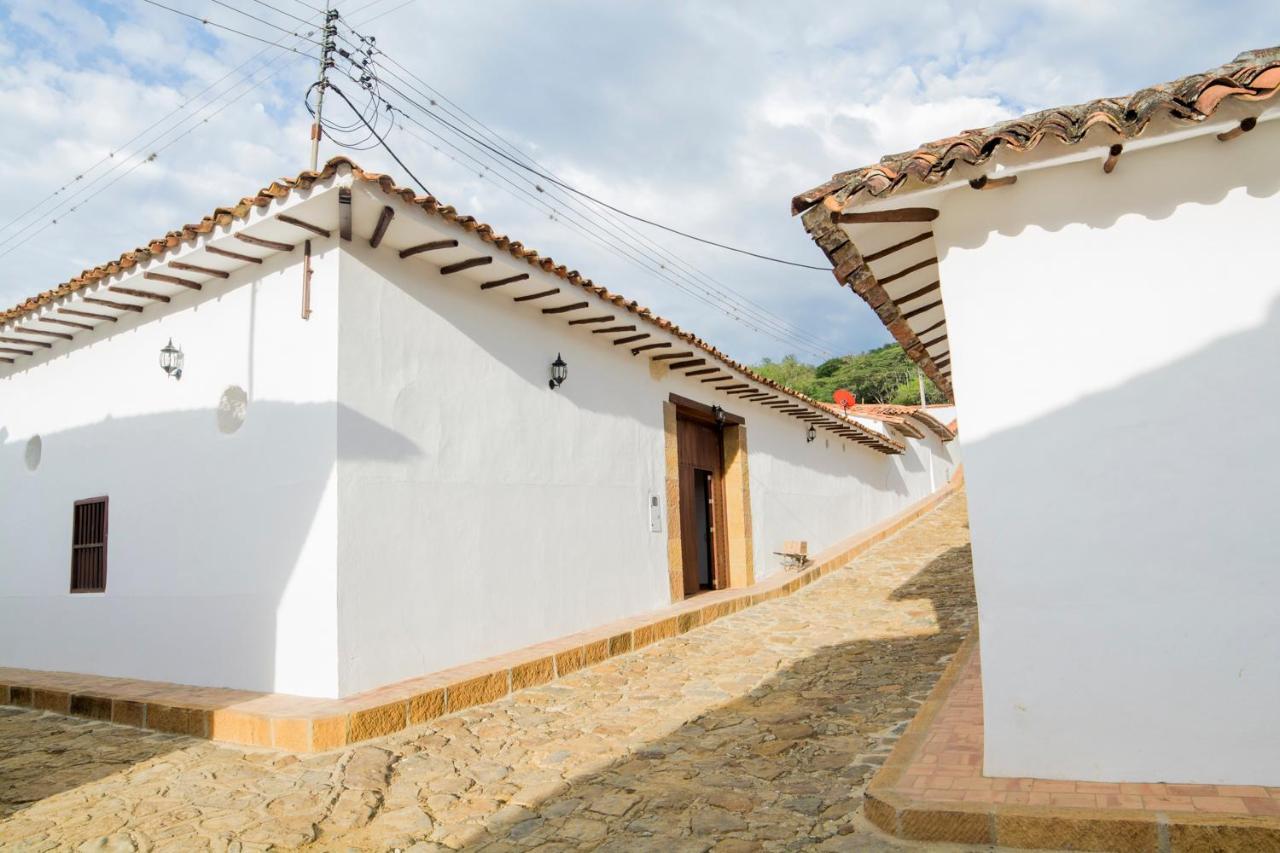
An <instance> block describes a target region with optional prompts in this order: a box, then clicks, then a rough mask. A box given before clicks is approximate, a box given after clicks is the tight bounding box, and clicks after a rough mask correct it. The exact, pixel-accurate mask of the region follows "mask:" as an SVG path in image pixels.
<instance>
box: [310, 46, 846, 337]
mask: <svg viewBox="0 0 1280 853" xmlns="http://www.w3.org/2000/svg"><path fill="white" fill-rule="evenodd" d="M339 73H344V74H346V72H343V71H341V70H340V71H339ZM346 76H348V78H349V79H352V80H353V81H354V82H357V83H360V84H361V85H366V84H365V82H364V81H355V79H354V78H352V77H351V75H350V74H346ZM366 91H368V89H366ZM370 96H371V97H375V98H376V97H378V96H377V95H376V93H374V92H372V91H370ZM344 100H347V103H348V106H349V107H351V108H352V109H353V110H355V106H354V104H352V103H351V102H350V100H349V99H347V98H345V96H344ZM384 101H385V99H384ZM386 103H387V106H388V107H389V108H390V109H392V110H393V111H394V112H396V113H398V114H400V115H401V116H404V117H405V118H406V119H408V120H409V121H411V122H413V123H414V124H415V125H417V126H418V127H420V128H422V129H423V130H424V131H426V132H428V133H430V134H431V135H432V136H435V137H436V138H437V139H439V140H440V141H441V142H443V143H444V144H446V145H448V146H449V147H451V148H453V149H454V150H455V151H457V152H458V153H460V154H462V155H463V156H465V157H467V158H468V159H471V160H472V161H473V162H475V163H476V164H477V165H478V166H479V167H480V168H481V170H482V171H481V173H480V177H481V178H482V179H483V178H485V177H486V175H485V171H486V170H488V169H490V168H492V167H491V166H488V165H486V164H484V163H482V162H481V161H480V160H478V159H477V158H476V157H475V156H473V155H471V154H469V153H467V152H466V151H464V150H462V149H461V148H459V147H458V146H457V145H455V144H454V143H452V142H449V141H448V140H447V139H445V138H444V137H442V136H441V135H440V134H439V133H437V132H436V131H433V130H431V129H430V128H428V127H427V126H426V125H424V124H422V123H421V122H420V121H418V120H417V119H416V118H414V117H413V116H411V115H409V114H408V113H406V112H405V111H404V110H401V109H399V108H397V107H395V106H394V105H392V104H390V103H389V102H386ZM399 127H401V129H404V126H403V125H399ZM411 135H414V134H411ZM329 136H330V139H333V140H334V142H336V143H337V144H339V145H341V144H343V143H342V142H341V141H340V140H337V139H335V138H334V137H333V136H332V134H330V135H329ZM415 137H416V135H415ZM420 141H423V142H425V140H421V139H420ZM428 144H429V143H428ZM384 147H386V146H385V143H384ZM433 147H435V146H433ZM387 150H388V151H389V152H390V148H389V147H388V149H387ZM437 150H439V148H438V147H437ZM481 153H482V154H483V149H481ZM392 156H393V157H395V156H396V155H395V154H394V153H392ZM445 156H449V155H448V154H446V155H445ZM450 159H452V160H454V161H455V162H458V163H459V165H462V164H461V162H460V161H458V160H457V159H456V158H453V157H451V156H450ZM396 160H397V162H398V163H401V164H402V165H403V163H402V161H401V160H400V159H399V158H398V157H396ZM497 162H498V166H499V167H500V168H503V167H504V164H503V163H502V162H501V161H497ZM505 168H507V169H510V167H509V166H505ZM511 171H512V172H513V174H515V175H516V176H517V177H518V178H520V179H521V180H523V181H526V182H528V178H527V177H524V175H523V173H521V172H517V171H515V170H511ZM495 175H496V176H497V177H498V178H500V179H501V180H502V181H504V182H505V183H507V184H509V185H510V186H511V187H512V188H514V189H515V191H516V192H518V193H520V194H521V195H524V196H527V197H529V198H531V199H532V200H533V202H534V203H535V204H538V205H542V206H544V207H546V208H547V209H548V210H549V211H551V214H552V215H551V218H552V220H553V221H557V222H560V223H561V224H562V225H564V226H565V227H569V228H572V229H573V230H576V231H578V232H579V233H581V234H582V235H583V236H585V237H587V238H588V239H589V240H591V241H592V242H594V243H597V244H598V245H601V246H602V247H604V248H605V249H606V250H607V251H609V252H611V253H612V254H614V255H617V256H618V257H620V258H622V259H623V260H625V261H629V262H631V263H634V264H636V265H637V266H639V267H640V268H641V269H644V270H645V271H646V272H649V273H652V274H654V275H656V276H657V277H659V278H661V279H662V280H664V281H665V282H667V283H669V284H671V285H673V286H675V287H676V288H677V289H678V290H681V291H683V292H685V293H686V294H687V295H689V296H692V297H693V298H695V299H697V300H699V301H701V302H703V303H705V304H706V305H708V306H710V307H712V308H715V309H716V310H718V311H720V312H722V313H724V314H725V315H726V316H727V317H729V318H730V319H732V320H734V321H735V322H739V323H741V324H743V325H745V326H747V327H748V328H750V329H752V330H753V331H756V332H759V333H761V334H765V335H767V336H769V337H771V338H774V339H775V340H778V341H779V342H781V343H784V344H786V345H788V346H797V345H798V346H800V347H801V348H802V349H803V350H806V351H812V352H814V353H815V354H818V355H822V354H824V353H825V352H829V351H827V350H824V349H822V348H821V347H814V346H813V345H812V344H811V343H810V342H809V341H808V340H806V339H805V338H804V336H803V335H802V334H798V333H797V332H795V331H792V330H791V329H790V328H789V326H788V324H786V322H785V321H782V320H781V318H778V321H771V320H770V319H768V318H763V317H758V316H755V315H754V312H752V311H751V309H749V308H746V307H745V306H741V305H735V304H733V296H734V295H733V294H717V295H721V296H728V297H729V300H728V301H729V304H727V305H726V304H722V303H721V302H718V301H716V299H715V298H714V297H713V296H712V295H709V294H707V293H706V292H705V289H704V288H702V287H701V286H700V285H699V284H698V283H697V282H694V281H691V280H690V281H687V282H685V281H681V280H679V279H677V278H673V277H672V275H673V274H674V275H676V276H680V275H681V274H680V272H679V271H678V270H671V269H670V268H668V267H667V266H666V265H664V264H662V263H661V262H658V261H655V260H654V259H652V258H645V257H644V255H645V250H644V249H642V248H638V247H636V246H633V245H631V244H630V243H629V242H628V241H627V239H626V238H625V236H622V237H621V238H620V239H619V237H620V235H618V234H612V233H610V234H607V235H603V236H604V237H605V239H601V238H600V237H598V236H597V234H599V233H600V232H599V228H600V225H598V224H597V225H595V226H593V225H592V224H591V223H589V222H581V221H577V220H575V219H574V217H572V216H566V215H565V213H564V212H563V211H559V210H556V209H555V208H554V207H551V206H550V205H549V204H548V203H547V202H546V201H544V200H543V199H542V198H539V197H538V196H537V195H535V194H534V193H532V192H530V191H528V190H526V189H524V188H523V187H521V186H519V185H518V184H516V183H514V182H513V181H512V180H511V179H509V178H507V177H506V176H504V175H501V174H499V173H495ZM529 183H530V186H536V185H534V184H532V182H529ZM499 186H500V188H502V189H504V190H506V188H505V187H501V185H499ZM506 191H508V192H510V190H506ZM512 195H513V196H515V195H516V193H512ZM516 197H517V198H518V199H519V196H516ZM519 200H521V201H522V202H523V203H525V204H529V202H527V201H524V199H519ZM530 206H533V205H530ZM556 214H559V218H557V216H556ZM589 215H590V213H588V216H589ZM593 231H595V232H596V233H592V232H593ZM608 237H612V238H614V239H613V240H612V241H610V240H609V239H607V238H608ZM619 243H621V245H619ZM624 247H625V248H624ZM637 253H638V254H637ZM646 260H648V263H646ZM650 264H652V266H650Z"/></svg>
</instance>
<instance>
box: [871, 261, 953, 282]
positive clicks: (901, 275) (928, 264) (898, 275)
mask: <svg viewBox="0 0 1280 853" xmlns="http://www.w3.org/2000/svg"><path fill="white" fill-rule="evenodd" d="M937 263H938V259H937V258H925V259H924V260H923V261H920V262H919V263H914V264H912V265H911V266H909V267H906V268H905V269H900V270H898V271H897V272H896V273H894V274H893V275H886V276H884V277H879V276H877V278H876V280H877V281H879V282H880V286H881V287H884V286H885V285H887V284H889V283H891V282H895V281H897V280H898V279H900V278H906V277H907V276H909V275H911V274H912V273H913V272H916V271H917V270H922V269H924V268H925V267H931V266H935V265H936V264H937Z"/></svg>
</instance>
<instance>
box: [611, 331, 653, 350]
mask: <svg viewBox="0 0 1280 853" xmlns="http://www.w3.org/2000/svg"><path fill="white" fill-rule="evenodd" d="M647 337H649V333H648V332H641V333H640V334H638V335H628V336H627V337H625V338H618V339H617V340H615V341H614V342H613V345H614V346H615V347H616V346H619V345H621V344H629V343H631V342H632V341H643V340H644V339H645V338H647Z"/></svg>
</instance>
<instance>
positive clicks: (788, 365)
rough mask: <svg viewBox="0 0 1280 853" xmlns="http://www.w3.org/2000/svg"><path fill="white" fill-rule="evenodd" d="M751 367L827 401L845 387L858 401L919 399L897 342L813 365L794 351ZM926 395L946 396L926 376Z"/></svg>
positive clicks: (912, 370) (907, 361) (913, 373)
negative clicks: (777, 359)
mask: <svg viewBox="0 0 1280 853" xmlns="http://www.w3.org/2000/svg"><path fill="white" fill-rule="evenodd" d="M754 370H755V371H756V372H758V373H760V374H761V375H762V376H764V377H766V378H768V379H772V380H773V381H774V382H777V383H779V384H781V385H785V386H787V387H788V388H791V389H793V390H795V391H799V392H800V393H802V394H807V395H809V396H810V397H813V398H815V399H817V400H824V401H830V400H831V399H832V395H833V394H834V393H835V391H836V389H838V388H847V389H849V390H850V391H852V392H853V393H854V394H855V395H856V396H857V398H858V402H861V403H899V404H904V405H909V404H916V403H919V402H920V391H919V386H918V385H917V384H916V366H915V365H914V364H913V363H912V362H911V360H910V359H908V358H907V354H906V353H905V352H904V351H903V349H902V347H900V346H898V345H897V344H886V345H884V346H882V347H878V348H876V349H873V350H869V351H867V352H864V353H861V354H859V355H842V356H839V357H837V358H832V359H828V360H827V361H824V362H822V363H821V364H819V365H816V366H814V365H810V364H805V363H804V362H802V361H800V360H799V359H798V358H796V357H795V356H794V355H789V356H787V357H786V358H784V359H782V361H777V362H775V361H772V360H770V359H765V360H764V362H763V363H761V364H759V365H757V366H756V367H755V368H754ZM925 399H926V400H927V401H928V402H930V403H942V402H946V397H944V396H943V394H942V392H941V391H939V390H938V388H937V386H935V385H934V384H933V383H932V382H931V381H929V380H928V379H925Z"/></svg>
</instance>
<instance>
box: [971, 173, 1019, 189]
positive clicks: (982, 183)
mask: <svg viewBox="0 0 1280 853" xmlns="http://www.w3.org/2000/svg"><path fill="white" fill-rule="evenodd" d="M1017 182H1018V176H1017V175H1007V176H1005V177H1003V178H993V177H991V176H990V175H983V176H982V177H980V178H974V179H973V180H972V181H970V182H969V186H971V187H973V188H974V189H975V190H998V189H1000V188H1001V187H1011V186H1013V185H1014V184H1016V183H1017Z"/></svg>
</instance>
